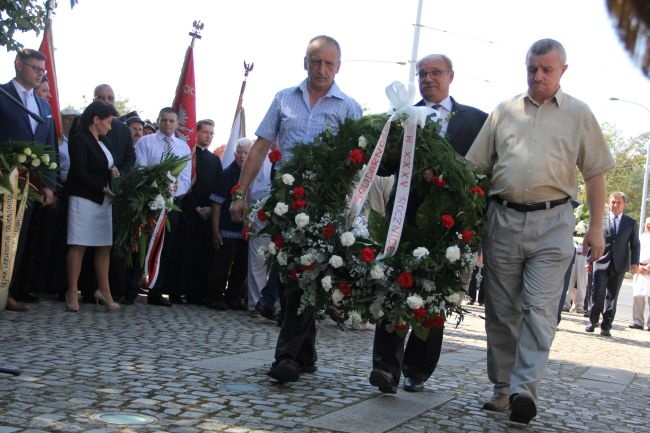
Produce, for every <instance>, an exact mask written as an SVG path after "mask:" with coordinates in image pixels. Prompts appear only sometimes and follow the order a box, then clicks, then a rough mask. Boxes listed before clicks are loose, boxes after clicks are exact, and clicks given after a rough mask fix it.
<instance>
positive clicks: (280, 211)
mask: <svg viewBox="0 0 650 433" xmlns="http://www.w3.org/2000/svg"><path fill="white" fill-rule="evenodd" d="M273 212H274V213H275V214H276V215H278V216H282V215H284V214H285V213H287V212H289V206H288V205H287V204H286V203H282V202H280V203H277V204H276V205H275V208H274V209H273Z"/></svg>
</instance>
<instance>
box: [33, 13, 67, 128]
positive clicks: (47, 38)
mask: <svg viewBox="0 0 650 433" xmlns="http://www.w3.org/2000/svg"><path fill="white" fill-rule="evenodd" d="M38 51H40V52H41V53H43V55H44V56H45V69H47V81H48V82H49V84H50V94H51V95H52V97H51V98H50V101H49V102H50V107H52V118H53V119H54V129H55V131H56V138H57V140H58V139H59V138H61V136H62V133H61V111H60V110H59V89H58V88H57V86H56V67H55V65H54V44H53V43H52V20H51V19H48V20H47V21H46V23H45V32H44V33H43V41H42V42H41V46H40V47H39V48H38Z"/></svg>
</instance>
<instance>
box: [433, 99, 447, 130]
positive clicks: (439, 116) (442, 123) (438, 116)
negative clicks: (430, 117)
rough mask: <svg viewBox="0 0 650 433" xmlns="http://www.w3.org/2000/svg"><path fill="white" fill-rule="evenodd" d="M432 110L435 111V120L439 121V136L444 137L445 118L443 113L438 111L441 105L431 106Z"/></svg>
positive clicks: (445, 128)
mask: <svg viewBox="0 0 650 433" xmlns="http://www.w3.org/2000/svg"><path fill="white" fill-rule="evenodd" d="M431 108H433V109H434V110H436V113H437V114H436V120H440V136H441V137H444V136H445V134H446V133H447V126H448V125H447V118H446V117H445V116H444V115H443V114H444V113H443V112H442V111H438V110H440V109H441V108H442V105H440V104H433V105H432V106H431Z"/></svg>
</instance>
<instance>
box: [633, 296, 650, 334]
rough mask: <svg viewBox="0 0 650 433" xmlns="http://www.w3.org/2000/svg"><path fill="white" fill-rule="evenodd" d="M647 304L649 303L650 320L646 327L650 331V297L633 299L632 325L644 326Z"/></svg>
mask: <svg viewBox="0 0 650 433" xmlns="http://www.w3.org/2000/svg"><path fill="white" fill-rule="evenodd" d="M646 302H647V303H648V318H647V320H646V323H645V326H646V328H647V329H650V296H634V297H633V298H632V323H634V324H635V325H639V326H644V323H643V313H644V310H645V304H646Z"/></svg>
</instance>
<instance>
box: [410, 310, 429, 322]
mask: <svg viewBox="0 0 650 433" xmlns="http://www.w3.org/2000/svg"><path fill="white" fill-rule="evenodd" d="M412 312H413V317H415V320H418V321H420V320H422V319H424V318H425V317H426V316H427V309H426V308H424V307H420V308H417V309H415V310H413V311H412Z"/></svg>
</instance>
